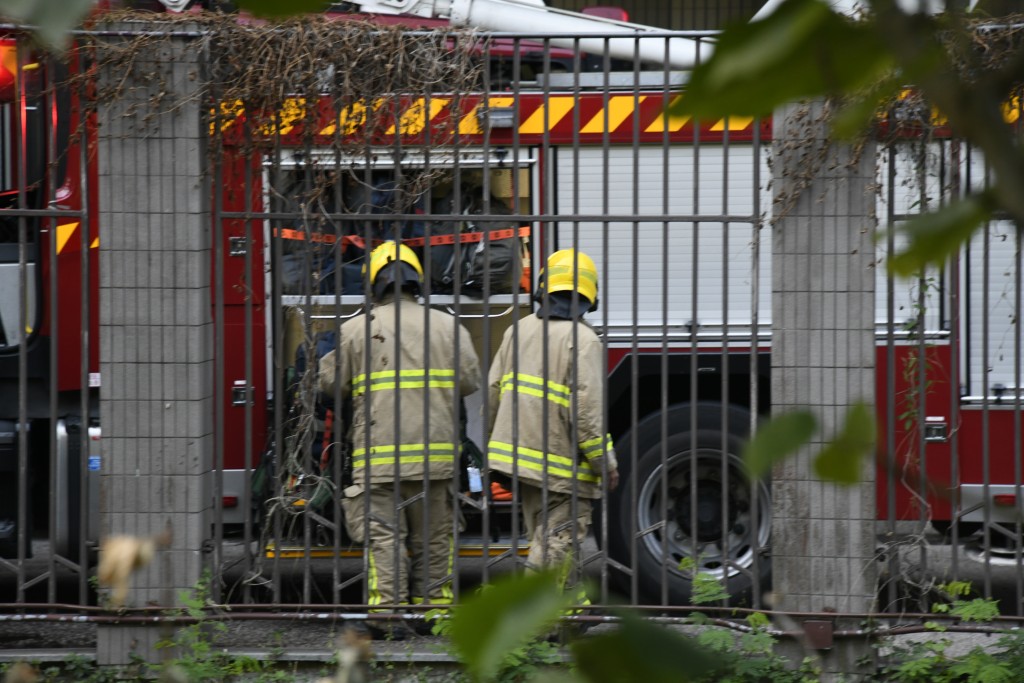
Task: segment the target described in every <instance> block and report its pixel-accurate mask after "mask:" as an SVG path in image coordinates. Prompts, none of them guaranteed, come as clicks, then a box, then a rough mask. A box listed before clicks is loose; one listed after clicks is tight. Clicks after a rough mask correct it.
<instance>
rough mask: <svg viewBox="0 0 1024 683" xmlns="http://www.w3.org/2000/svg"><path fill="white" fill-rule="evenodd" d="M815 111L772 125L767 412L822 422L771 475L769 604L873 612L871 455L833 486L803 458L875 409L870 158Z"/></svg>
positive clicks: (837, 656)
mask: <svg viewBox="0 0 1024 683" xmlns="http://www.w3.org/2000/svg"><path fill="white" fill-rule="evenodd" d="M823 114H824V105H823V104H822V103H820V102H815V103H811V104H807V103H804V104H795V105H791V106H789V107H786V108H784V109H782V110H780V111H778V112H776V115H775V117H774V123H773V125H774V133H773V143H772V149H773V154H774V159H775V163H774V165H773V171H772V173H773V178H772V181H773V183H774V185H773V187H774V207H773V215H774V216H775V217H776V218H777V221H776V222H775V223H774V225H773V234H772V273H773V283H772V320H773V323H772V376H771V381H772V411H773V412H774V413H775V414H781V413H784V412H787V411H791V410H795V409H808V408H809V409H810V410H812V411H813V413H814V414H815V415H816V416H817V419H818V423H819V426H820V431H819V433H818V435H817V436H816V437H815V438H814V440H813V442H812V443H811V444H810V445H809V446H808V447H807V448H805V449H803V451H802V452H800V453H799V454H798V455H797V456H796V457H793V458H790V459H788V460H786V461H785V462H783V463H780V464H779V465H777V466H776V468H775V470H774V472H773V482H772V486H773V488H772V498H773V528H772V567H773V581H774V586H773V592H774V595H775V601H774V603H773V606H774V607H775V608H776V609H781V610H788V611H800V612H864V611H868V610H873V609H874V608H875V584H876V574H877V572H876V568H875V562H874V560H873V557H874V550H875V470H874V463H873V462H871V459H870V458H869V459H867V462H865V465H864V468H863V472H862V483H861V484H860V485H857V486H852V487H842V486H837V485H835V484H832V483H828V482H824V481H821V480H820V479H818V477H817V476H815V474H814V472H813V469H812V467H811V462H812V458H813V456H814V455H815V454H817V453H818V452H819V450H820V449H821V446H822V445H823V444H824V443H825V442H826V441H827V440H828V439H829V438H830V437H831V436H832V435H833V434H834V433H835V432H836V430H837V429H839V428H840V427H841V426H842V424H843V422H844V417H845V415H846V412H847V410H848V409H849V407H850V406H851V405H852V404H854V403H855V402H858V401H863V402H866V403H867V404H868V405H869V406H873V405H874V393H875V392H874V382H875V326H874V312H875V269H874V253H875V250H874V244H873V234H874V232H875V230H876V219H875V194H874V192H873V189H872V185H873V183H874V182H875V173H874V171H875V154H874V147H873V145H871V144H868V145H867V147H866V148H863V149H859V150H854V149H852V148H851V147H850V146H847V145H836V144H833V143H832V142H831V141H830V140H829V139H828V134H829V131H828V127H827V124H826V123H824V121H823V119H824V116H823ZM818 621H820V618H819V619H818ZM826 621H827V620H826ZM835 626H836V627H842V626H844V625H843V624H838V623H837V624H835ZM810 627H821V624H820V623H819V624H812V625H811V626H810ZM825 628H826V630H828V628H829V627H828V626H826V627H825ZM846 649H848V648H845V647H844V648H840V644H838V643H837V644H835V645H834V646H833V647H832V648H830V649H822V650H820V651H818V653H817V654H819V655H821V656H822V657H823V659H822V663H823V665H824V668H825V670H826V671H833V672H837V671H841V670H843V669H844V668H847V667H848V666H850V664H849V662H850V661H851V660H852V659H855V657H851V655H850V653H849V652H846V651H843V652H841V650H846ZM798 661H799V660H798Z"/></svg>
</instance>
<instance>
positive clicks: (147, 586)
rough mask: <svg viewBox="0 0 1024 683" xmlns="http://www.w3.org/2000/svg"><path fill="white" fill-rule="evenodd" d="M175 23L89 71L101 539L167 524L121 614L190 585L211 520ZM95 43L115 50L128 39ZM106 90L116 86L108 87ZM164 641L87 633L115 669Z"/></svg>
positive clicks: (194, 159) (194, 139)
mask: <svg viewBox="0 0 1024 683" xmlns="http://www.w3.org/2000/svg"><path fill="white" fill-rule="evenodd" d="M115 28H117V29H120V30H122V31H140V30H142V29H144V28H145V29H149V30H153V29H155V28H157V27H155V26H140V25H138V24H118V25H117V26H116V27H115ZM163 29H164V30H166V29H167V27H166V26H164V27H163ZM175 29H176V35H175V36H167V37H162V38H160V39H158V40H155V41H154V42H151V43H150V44H149V45H148V46H147V47H145V48H143V49H141V50H139V51H138V54H137V55H136V59H135V62H134V67H133V70H132V71H131V72H130V73H125V72H124V66H123V65H119V66H116V67H109V66H107V67H106V68H102V67H103V66H104V61H103V57H102V55H103V54H104V51H103V50H100V55H101V57H100V65H101V71H100V74H99V78H100V88H99V92H100V98H99V103H98V104H99V108H98V123H99V144H98V147H97V150H96V154H97V160H98V164H99V188H100V190H99V221H100V235H101V241H100V314H99V315H100V374H101V379H102V387H101V391H100V411H101V420H102V427H103V466H102V477H101V482H102V483H101V494H100V498H101V504H100V514H101V518H100V519H101V533H102V534H104V535H110V534H131V535H136V536H141V537H151V536H154V535H156V534H160V533H162V532H164V531H165V530H167V529H169V530H170V546H169V547H168V548H165V549H162V550H159V551H158V552H157V554H156V558H155V560H154V561H153V563H152V564H150V565H149V566H148V567H145V568H143V569H141V570H139V571H137V572H136V573H135V574H134V575H133V579H132V590H131V591H130V593H129V596H128V602H127V604H128V605H129V606H147V605H160V606H168V607H170V606H175V605H178V604H179V601H178V594H179V592H180V591H182V590H188V589H191V588H193V587H194V586H195V585H196V582H197V581H198V579H199V578H200V576H201V573H202V570H203V568H204V565H205V558H204V554H203V545H204V541H206V540H207V539H208V537H209V535H210V523H211V512H212V497H211V496H212V493H211V491H212V487H211V483H212V469H213V413H214V389H213V386H214V385H213V382H214V378H213V367H214V358H213V323H212V319H211V308H210V301H211V299H210V249H211V245H210V211H209V199H208V192H207V191H206V188H205V184H204V171H205V169H206V156H205V146H206V136H205V134H204V130H203V127H202V116H201V111H200V104H201V101H202V100H201V98H200V97H198V96H197V93H198V92H199V88H200V87H201V83H202V78H201V75H202V73H201V69H200V64H199V61H198V60H199V59H200V58H201V55H199V54H197V53H198V52H199V51H198V50H196V49H195V46H194V42H195V41H194V39H191V38H188V37H184V33H185V31H184V29H185V27H184V26H182V25H177V26H175ZM101 40H106V41H110V43H113V44H120V45H121V46H124V45H125V44H126V43H128V42H130V41H131V38H130V37H109V38H101ZM150 40H153V39H150ZM108 44H109V43H108ZM129 49H131V48H129ZM147 75H149V76H150V79H149V80H148V81H146V80H144V78H145V77H146V76H147ZM116 83H121V86H122V87H121V89H120V91H119V92H114V93H112V92H110V91H109V88H111V87H114V85H115V84H116ZM161 92H162V93H163V95H162V96H158V94H159V93H161ZM167 635H169V634H168V633H165V632H162V630H161V629H160V628H156V627H152V626H135V625H133V626H101V627H100V628H99V634H98V649H97V658H98V661H99V663H100V664H124V663H127V662H128V661H129V655H130V654H132V653H134V654H135V655H137V656H139V657H142V658H143V659H147V660H151V661H152V660H154V659H155V658H156V657H158V656H160V655H159V654H158V651H157V650H155V649H154V648H153V644H154V642H155V641H156V640H158V639H160V638H162V637H167Z"/></svg>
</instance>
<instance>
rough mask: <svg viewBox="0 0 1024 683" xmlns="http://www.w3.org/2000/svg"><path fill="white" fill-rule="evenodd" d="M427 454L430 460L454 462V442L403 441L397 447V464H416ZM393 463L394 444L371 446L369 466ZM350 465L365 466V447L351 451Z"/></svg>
mask: <svg viewBox="0 0 1024 683" xmlns="http://www.w3.org/2000/svg"><path fill="white" fill-rule="evenodd" d="M428 456H429V458H430V462H432V463H442V462H455V444H453V443H432V444H422V443H404V444H401V445H400V446H399V447H398V464H399V465H418V464H420V463H423V462H425V461H426V459H427V457H428ZM394 464H395V447H394V446H371V447H370V467H377V466H378V465H394ZM352 466H353V467H365V466H366V449H365V448H356V449H353V451H352Z"/></svg>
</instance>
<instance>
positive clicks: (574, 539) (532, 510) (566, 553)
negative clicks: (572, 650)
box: [519, 481, 591, 605]
mask: <svg viewBox="0 0 1024 683" xmlns="http://www.w3.org/2000/svg"><path fill="white" fill-rule="evenodd" d="M547 498H548V499H547V506H545V505H544V489H542V488H540V487H539V486H533V485H531V484H528V483H526V482H523V481H520V482H519V500H520V503H521V505H522V509H523V523H524V524H525V526H526V537H527V538H528V539H529V541H530V553H529V555H527V557H526V563H527V566H528V567H529V568H530V569H535V570H536V569H541V568H543V567H554V568H558V569H560V570H562V571H563V572H564V573H563V574H562V575H561V576H562V582H563V583H562V585H563V586H564V588H565V590H566V591H567V592H573V591H575V595H576V598H577V600H576V602H577V604H581V605H585V604H589V602H590V601H589V600H587V595H586V591H585V590H584V588H583V586H582V584H580V582H579V579H580V566H579V558H578V557H576V556H575V555H574V548H582V546H583V540H584V539H585V538H586V536H587V529H589V528H590V514H591V510H590V506H591V501H590V499H589V498H580V497H578V496H577V497H576V501H575V503H576V515H575V518H574V517H573V514H572V513H573V496H572V494H571V493H560V492H558V491H548V496H547Z"/></svg>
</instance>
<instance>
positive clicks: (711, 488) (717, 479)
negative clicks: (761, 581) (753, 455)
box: [636, 449, 771, 579]
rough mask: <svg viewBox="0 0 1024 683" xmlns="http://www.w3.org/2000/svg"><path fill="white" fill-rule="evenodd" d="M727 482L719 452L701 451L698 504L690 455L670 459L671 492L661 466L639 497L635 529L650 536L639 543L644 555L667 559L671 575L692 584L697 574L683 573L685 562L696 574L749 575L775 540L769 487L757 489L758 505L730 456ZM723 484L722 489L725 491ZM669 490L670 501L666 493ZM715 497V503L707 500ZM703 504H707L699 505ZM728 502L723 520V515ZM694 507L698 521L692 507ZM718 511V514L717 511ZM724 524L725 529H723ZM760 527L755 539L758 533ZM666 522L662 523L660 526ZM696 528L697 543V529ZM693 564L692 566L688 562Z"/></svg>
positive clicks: (763, 485) (739, 463)
mask: <svg viewBox="0 0 1024 683" xmlns="http://www.w3.org/2000/svg"><path fill="white" fill-rule="evenodd" d="M727 457H728V465H727V468H726V476H724V477H723V473H722V464H721V451H719V450H714V449H701V450H698V451H697V462H696V468H695V469H696V482H695V483H696V490H697V500H696V501H694V500H693V496H692V494H691V491H693V490H695V489H694V481H693V478H692V475H691V462H692V458H691V453H690V451H686V452H684V453H677V454H675V455H672V456H671V457H669V458H668V460H667V462H666V465H665V466H667V468H668V478H667V482H666V484H667V486H665V487H663V484H662V472H663V467H664V466H662V465H658V467H656V468H655V469H654V470H653V471H652V472H651V474H650V475H648V477H647V479H646V480H645V481H644V482H643V483H642V486H641V489H640V492H639V495H638V497H637V505H636V510H637V528H638V529H646V530H649V531H647V532H646V533H644V534H643V535H642V536H641V537H640V542H641V543H642V544H643V549H644V550H646V551H647V552H648V553H650V554H651V555H652V556H654V557H662V555H663V553H664V554H665V558H666V559H665V563H666V565H667V566H668V569H669V571H671V572H673V573H676V574H679V575H682V576H685V577H686V578H691V577H692V575H693V573H694V572H693V571H692V570H689V569H686V570H684V569H680V563H681V562H684V561H686V563H687V565H688V566H692V567H694V568H695V570H696V571H697V572H700V573H704V574H710V575H711V576H713V577H715V578H718V579H722V578H728V577H732V576H735V575H737V574H739V573H740V572H741V571H743V570H746V569H748V568H749V567H750V566H751V565H752V564H753V562H754V555H755V553H757V552H759V551H760V549H762V548H764V547H766V546H767V543H768V539H769V537H770V535H771V498H770V494H769V491H768V485H767V484H766V483H765V482H760V483H759V484H758V487H757V488H758V492H757V500H756V509H757V515H756V519H755V515H754V509H755V501H754V495H753V493H752V489H751V486H750V481H749V479H748V478H747V476H746V473H745V471H744V469H743V463H742V460H741V459H740V458H739V457H738V456H736V455H734V454H731V453H730V454H729V455H728V456H727ZM723 482H724V485H723ZM666 489H667V491H668V496H667V498H665V495H664V492H665V490H666ZM709 492H713V493H715V494H716V495H714V496H712V497H713V500H712V501H710V503H709V501H708V500H707V498H708V497H709V496H708V493H709ZM701 498H703V500H702V499H701ZM723 500H724V501H725V508H726V512H725V516H723V513H722V512H721V511H720V510H721V509H722V503H723ZM694 503H695V504H696V507H697V511H696V517H694V516H693V507H694ZM715 508H717V509H715ZM723 520H726V521H727V523H726V524H723V523H722V522H723ZM755 521H756V533H754V528H755ZM662 522H664V523H662ZM695 528H696V534H697V535H696V541H695V538H694V529H695ZM691 561H692V562H693V564H692V565H690V564H689V563H690V562H691Z"/></svg>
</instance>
